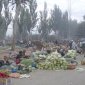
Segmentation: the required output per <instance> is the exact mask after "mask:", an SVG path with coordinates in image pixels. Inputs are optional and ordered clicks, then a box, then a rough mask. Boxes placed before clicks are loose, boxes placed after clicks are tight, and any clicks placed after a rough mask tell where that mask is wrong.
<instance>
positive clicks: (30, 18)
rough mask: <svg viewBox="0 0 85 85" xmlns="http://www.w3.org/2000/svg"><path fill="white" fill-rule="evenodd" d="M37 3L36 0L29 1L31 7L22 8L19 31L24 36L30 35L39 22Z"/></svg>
mask: <svg viewBox="0 0 85 85" xmlns="http://www.w3.org/2000/svg"><path fill="white" fill-rule="evenodd" d="M36 9H37V3H36V0H31V1H29V8H26V9H25V8H24V7H22V8H21V13H20V18H19V22H18V24H19V32H20V34H21V38H22V37H24V38H25V37H26V36H27V37H28V35H27V34H28V32H29V33H30V32H31V30H32V29H33V28H34V27H35V26H36V23H37V12H36Z"/></svg>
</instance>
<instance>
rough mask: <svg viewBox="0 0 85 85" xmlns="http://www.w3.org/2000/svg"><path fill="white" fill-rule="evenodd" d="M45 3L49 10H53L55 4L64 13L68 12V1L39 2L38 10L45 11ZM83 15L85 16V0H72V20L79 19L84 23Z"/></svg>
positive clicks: (42, 0) (48, 0) (40, 0)
mask: <svg viewBox="0 0 85 85" xmlns="http://www.w3.org/2000/svg"><path fill="white" fill-rule="evenodd" d="M45 1H46V2H47V4H48V9H52V8H53V6H54V4H56V5H58V6H59V7H60V9H61V10H62V11H63V12H64V11H65V10H68V8H69V7H68V0H37V3H38V10H42V9H43V3H44V2H45ZM69 1H70V0H69ZM83 15H85V0H71V17H72V19H77V20H78V21H82V20H83V18H82V17H83Z"/></svg>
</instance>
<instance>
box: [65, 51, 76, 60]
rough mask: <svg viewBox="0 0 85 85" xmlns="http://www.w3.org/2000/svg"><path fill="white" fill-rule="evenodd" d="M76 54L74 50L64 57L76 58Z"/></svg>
mask: <svg viewBox="0 0 85 85" xmlns="http://www.w3.org/2000/svg"><path fill="white" fill-rule="evenodd" d="M76 55H77V52H76V50H68V52H67V54H66V55H65V57H66V58H73V59H74V58H76Z"/></svg>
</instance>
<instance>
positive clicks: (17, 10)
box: [11, 4, 21, 50]
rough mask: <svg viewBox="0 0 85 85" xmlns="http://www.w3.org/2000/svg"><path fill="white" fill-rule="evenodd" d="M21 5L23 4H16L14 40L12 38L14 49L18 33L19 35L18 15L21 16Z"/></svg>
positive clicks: (13, 48)
mask: <svg viewBox="0 0 85 85" xmlns="http://www.w3.org/2000/svg"><path fill="white" fill-rule="evenodd" d="M20 7H21V5H20V4H19V5H16V14H15V18H14V21H13V40H12V48H11V49H12V50H15V43H16V35H17V31H18V17H19V13H20Z"/></svg>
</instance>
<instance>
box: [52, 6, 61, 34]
mask: <svg viewBox="0 0 85 85" xmlns="http://www.w3.org/2000/svg"><path fill="white" fill-rule="evenodd" d="M61 17H62V12H61V10H60V8H59V7H57V6H56V5H55V6H54V9H53V10H51V19H52V20H51V21H52V30H53V31H54V32H55V34H56V32H57V31H59V30H60V28H61Z"/></svg>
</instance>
